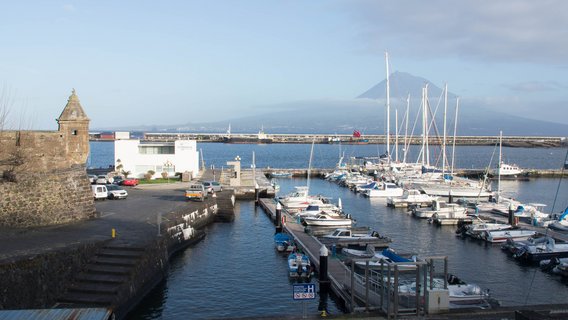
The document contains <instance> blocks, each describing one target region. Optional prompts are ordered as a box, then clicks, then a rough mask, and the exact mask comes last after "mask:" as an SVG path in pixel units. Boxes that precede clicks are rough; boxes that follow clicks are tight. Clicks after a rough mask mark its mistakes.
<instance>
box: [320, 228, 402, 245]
mask: <svg viewBox="0 0 568 320" xmlns="http://www.w3.org/2000/svg"><path fill="white" fill-rule="evenodd" d="M391 241H392V240H391V239H390V238H389V237H386V236H382V235H380V234H379V233H378V232H377V231H374V230H369V229H366V230H364V231H359V230H357V229H350V228H338V229H335V230H334V231H333V232H331V233H329V234H326V235H324V236H322V237H320V242H321V243H323V244H325V245H328V246H331V245H335V246H336V247H365V246H369V245H371V246H373V248H386V247H388V246H389V243H390V242H391Z"/></svg>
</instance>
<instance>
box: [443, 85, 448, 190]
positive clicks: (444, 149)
mask: <svg viewBox="0 0 568 320" xmlns="http://www.w3.org/2000/svg"><path fill="white" fill-rule="evenodd" d="M447 112H448V84H447V83H446V85H445V87H444V138H443V139H444V140H442V179H445V175H446V114H447Z"/></svg>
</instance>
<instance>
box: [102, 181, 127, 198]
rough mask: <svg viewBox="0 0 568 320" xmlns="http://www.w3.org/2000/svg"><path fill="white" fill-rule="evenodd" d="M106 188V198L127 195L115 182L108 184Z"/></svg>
mask: <svg viewBox="0 0 568 320" xmlns="http://www.w3.org/2000/svg"><path fill="white" fill-rule="evenodd" d="M106 188H107V190H108V198H109V199H111V200H114V199H126V197H128V192H126V190H124V189H122V188H121V187H119V186H117V185H115V184H109V185H107V186H106Z"/></svg>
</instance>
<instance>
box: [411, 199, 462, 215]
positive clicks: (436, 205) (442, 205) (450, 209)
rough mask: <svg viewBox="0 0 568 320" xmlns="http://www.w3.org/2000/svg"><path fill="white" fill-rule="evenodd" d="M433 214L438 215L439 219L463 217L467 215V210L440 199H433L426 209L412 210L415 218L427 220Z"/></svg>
mask: <svg viewBox="0 0 568 320" xmlns="http://www.w3.org/2000/svg"><path fill="white" fill-rule="evenodd" d="M434 214H438V216H440V217H446V216H450V215H465V214H467V208H466V207H463V206H460V205H459V204H457V203H447V202H446V201H444V200H440V199H434V200H433V201H432V204H431V206H430V207H428V208H416V207H414V208H412V215H413V216H415V217H417V218H421V219H428V218H432V216H433V215H434Z"/></svg>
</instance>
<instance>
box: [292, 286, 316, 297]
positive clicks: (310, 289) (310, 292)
mask: <svg viewBox="0 0 568 320" xmlns="http://www.w3.org/2000/svg"><path fill="white" fill-rule="evenodd" d="M293 293H294V300H311V299H315V298H316V285H315V284H314V283H302V284H295V285H294V291H293Z"/></svg>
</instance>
